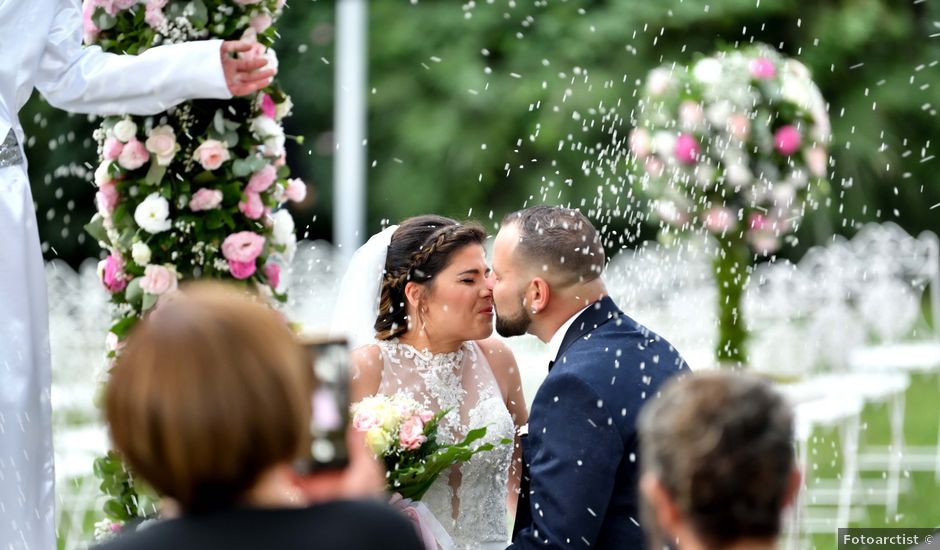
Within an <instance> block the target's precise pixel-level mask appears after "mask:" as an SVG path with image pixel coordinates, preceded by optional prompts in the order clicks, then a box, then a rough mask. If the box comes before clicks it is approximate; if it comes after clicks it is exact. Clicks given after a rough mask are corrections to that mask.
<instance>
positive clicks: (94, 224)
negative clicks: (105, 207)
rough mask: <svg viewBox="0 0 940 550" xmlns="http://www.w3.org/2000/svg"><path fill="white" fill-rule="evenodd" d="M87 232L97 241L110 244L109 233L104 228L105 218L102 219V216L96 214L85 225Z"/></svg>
mask: <svg viewBox="0 0 940 550" xmlns="http://www.w3.org/2000/svg"><path fill="white" fill-rule="evenodd" d="M85 232H87V233H88V234H89V235H91V237H92V238H93V239H95V240H96V241H100V242H103V243H106V242H108V232H107V231H106V230H105V228H104V218H102V217H101V214H95V215H94V216H92V217H91V221H90V222H88V223H86V224H85Z"/></svg>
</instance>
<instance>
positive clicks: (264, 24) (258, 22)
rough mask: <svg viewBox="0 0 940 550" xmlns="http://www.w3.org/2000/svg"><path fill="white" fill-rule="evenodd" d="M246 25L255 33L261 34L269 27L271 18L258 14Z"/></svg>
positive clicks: (264, 14)
mask: <svg viewBox="0 0 940 550" xmlns="http://www.w3.org/2000/svg"><path fill="white" fill-rule="evenodd" d="M248 24H249V25H250V26H251V28H253V29H254V30H255V32H256V33H258V34H261V33H263V32H264V31H266V30H268V29H269V28H270V27H271V16H270V15H268V14H266V13H259V14H258V15H256V16H254V17H252V18H251V21H250V22H249V23H248Z"/></svg>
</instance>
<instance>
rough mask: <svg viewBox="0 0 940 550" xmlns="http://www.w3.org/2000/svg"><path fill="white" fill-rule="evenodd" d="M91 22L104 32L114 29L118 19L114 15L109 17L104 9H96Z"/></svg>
mask: <svg viewBox="0 0 940 550" xmlns="http://www.w3.org/2000/svg"><path fill="white" fill-rule="evenodd" d="M91 20H92V21H93V22H94V23H95V26H96V27H98V29H99V30H102V31H107V30H110V29H113V28H114V25H115V24H116V23H117V18H116V17H114V16H113V15H109V14H108V12H106V11H104V8H96V9H95V12H94V14H92V16H91Z"/></svg>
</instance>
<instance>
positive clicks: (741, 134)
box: [728, 113, 751, 141]
mask: <svg viewBox="0 0 940 550" xmlns="http://www.w3.org/2000/svg"><path fill="white" fill-rule="evenodd" d="M728 133H730V134H731V136H732V137H734V138H735V139H736V140H738V141H744V140H746V139H747V136H748V134H750V133H751V121H750V120H748V118H747V116H745V115H742V114H741V113H734V114H733V115H731V116H729V117H728Z"/></svg>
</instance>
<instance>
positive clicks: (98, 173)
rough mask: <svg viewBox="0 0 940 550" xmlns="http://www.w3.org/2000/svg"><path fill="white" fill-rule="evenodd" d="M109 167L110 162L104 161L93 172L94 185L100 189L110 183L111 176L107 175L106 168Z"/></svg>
mask: <svg viewBox="0 0 940 550" xmlns="http://www.w3.org/2000/svg"><path fill="white" fill-rule="evenodd" d="M110 167H111V161H110V160H106V161H104V162H102V163H101V164H100V165H99V166H98V168H97V169H96V170H95V185H96V186H97V187H101V186H102V185H104V184H106V183H108V182H109V181H111V174H109V173H108V168H110Z"/></svg>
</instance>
